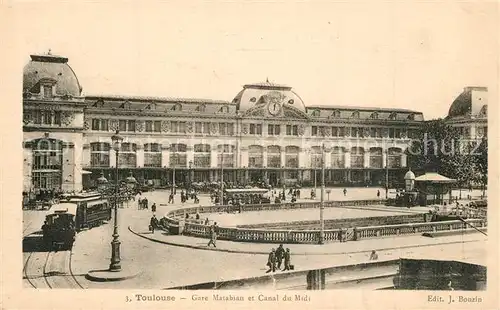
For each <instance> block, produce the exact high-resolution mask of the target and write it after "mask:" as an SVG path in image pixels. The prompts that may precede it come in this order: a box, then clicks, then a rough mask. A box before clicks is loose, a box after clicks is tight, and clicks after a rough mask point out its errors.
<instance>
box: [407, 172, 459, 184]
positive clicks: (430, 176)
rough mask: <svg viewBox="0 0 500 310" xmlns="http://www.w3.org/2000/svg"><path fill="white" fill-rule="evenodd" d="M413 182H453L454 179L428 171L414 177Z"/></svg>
mask: <svg viewBox="0 0 500 310" xmlns="http://www.w3.org/2000/svg"><path fill="white" fill-rule="evenodd" d="M415 182H433V183H454V182H456V180H455V179H450V178H448V177H445V176H444V175H440V174H439V173H436V172H428V173H426V174H424V175H421V176H419V177H417V178H415Z"/></svg>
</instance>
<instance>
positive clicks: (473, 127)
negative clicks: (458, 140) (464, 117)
mask: <svg viewBox="0 0 500 310" xmlns="http://www.w3.org/2000/svg"><path fill="white" fill-rule="evenodd" d="M466 138H467V139H474V138H476V125H474V124H472V125H471V126H470V136H468V137H466Z"/></svg>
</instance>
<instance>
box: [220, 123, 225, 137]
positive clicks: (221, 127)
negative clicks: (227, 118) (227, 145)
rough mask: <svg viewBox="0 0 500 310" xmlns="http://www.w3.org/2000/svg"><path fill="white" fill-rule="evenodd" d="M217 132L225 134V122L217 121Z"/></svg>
mask: <svg viewBox="0 0 500 310" xmlns="http://www.w3.org/2000/svg"><path fill="white" fill-rule="evenodd" d="M219 134H220V135H226V123H219Z"/></svg>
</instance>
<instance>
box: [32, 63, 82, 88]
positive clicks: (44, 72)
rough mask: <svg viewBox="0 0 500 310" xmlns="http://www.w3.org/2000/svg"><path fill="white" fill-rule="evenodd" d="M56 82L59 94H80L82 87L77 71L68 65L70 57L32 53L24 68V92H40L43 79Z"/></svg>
mask: <svg viewBox="0 0 500 310" xmlns="http://www.w3.org/2000/svg"><path fill="white" fill-rule="evenodd" d="M44 79H45V80H50V81H52V82H53V83H55V93H56V94H57V95H72V96H80V95H81V93H82V87H81V86H80V83H79V82H78V78H77V77H76V74H75V72H74V71H73V69H71V67H70V66H69V65H68V58H65V57H60V56H55V55H31V61H30V62H29V63H28V64H27V65H26V66H25V67H24V70H23V92H31V93H39V92H40V87H39V83H40V81H41V80H44Z"/></svg>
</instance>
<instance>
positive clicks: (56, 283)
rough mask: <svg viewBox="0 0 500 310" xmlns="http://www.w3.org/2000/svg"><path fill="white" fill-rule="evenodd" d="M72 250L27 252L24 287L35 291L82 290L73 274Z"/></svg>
mask: <svg viewBox="0 0 500 310" xmlns="http://www.w3.org/2000/svg"><path fill="white" fill-rule="evenodd" d="M71 258H72V250H67V251H49V252H29V253H27V256H26V258H25V262H24V265H23V282H25V286H27V287H31V288H37V289H55V288H69V289H84V287H83V286H82V285H81V284H80V282H79V281H78V280H77V279H76V276H75V275H74V274H73V271H72V269H71V268H72V265H71Z"/></svg>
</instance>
